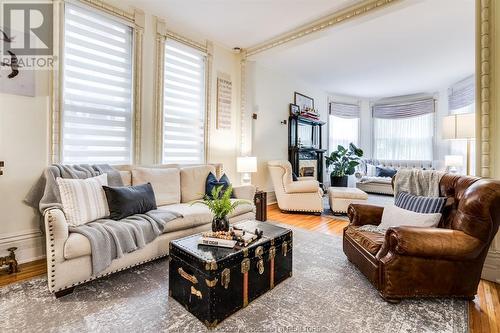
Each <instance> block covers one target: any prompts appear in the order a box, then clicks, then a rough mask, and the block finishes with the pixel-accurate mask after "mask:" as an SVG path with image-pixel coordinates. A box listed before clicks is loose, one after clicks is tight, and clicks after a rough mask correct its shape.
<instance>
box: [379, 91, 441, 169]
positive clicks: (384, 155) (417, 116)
mask: <svg viewBox="0 0 500 333" xmlns="http://www.w3.org/2000/svg"><path fill="white" fill-rule="evenodd" d="M434 110H435V106H434V99H432V98H429V99H424V100H420V101H413V102H408V103H400V104H383V105H375V106H374V107H373V118H374V126H373V137H374V147H373V148H374V157H375V158H377V159H386V160H429V161H432V160H433V145H434V116H435V113H434Z"/></svg>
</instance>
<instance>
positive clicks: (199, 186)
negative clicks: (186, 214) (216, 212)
mask: <svg viewBox="0 0 500 333" xmlns="http://www.w3.org/2000/svg"><path fill="white" fill-rule="evenodd" d="M210 172H211V173H213V174H214V175H215V174H216V172H215V167H214V166H213V165H200V166H190V167H184V168H181V202H184V203H185V202H190V201H193V200H198V199H201V198H203V196H204V195H205V181H206V179H207V176H208V175H209V174H210Z"/></svg>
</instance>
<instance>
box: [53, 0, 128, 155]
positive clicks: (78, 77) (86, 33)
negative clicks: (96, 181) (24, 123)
mask: <svg viewBox="0 0 500 333" xmlns="http://www.w3.org/2000/svg"><path fill="white" fill-rule="evenodd" d="M132 36H133V35H132V28H131V27H129V26H127V25H126V24H123V23H122V22H120V21H118V20H115V19H113V18H111V17H108V16H105V15H102V14H100V13H98V12H96V11H94V10H91V9H86V8H82V7H80V6H76V5H72V4H70V3H66V4H65V23H64V51H63V58H64V68H63V101H62V103H63V105H62V161H63V163H111V164H128V163H131V162H132V140H133V138H132V103H133V100H132V99H133V98H132V96H133V89H132V87H133V83H132V59H133V52H132V50H133V47H132V44H133V37H132Z"/></svg>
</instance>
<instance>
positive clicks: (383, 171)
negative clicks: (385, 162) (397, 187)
mask: <svg viewBox="0 0 500 333" xmlns="http://www.w3.org/2000/svg"><path fill="white" fill-rule="evenodd" d="M396 172H398V170H396V169H393V168H389V167H381V166H378V167H377V169H376V171H375V176H377V177H391V178H392V177H393V176H394V175H395V174H396Z"/></svg>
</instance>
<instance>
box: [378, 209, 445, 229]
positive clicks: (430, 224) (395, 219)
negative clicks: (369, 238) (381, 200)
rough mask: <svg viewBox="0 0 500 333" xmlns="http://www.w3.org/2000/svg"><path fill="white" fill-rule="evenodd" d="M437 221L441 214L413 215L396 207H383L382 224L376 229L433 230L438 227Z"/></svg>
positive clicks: (413, 213)
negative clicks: (405, 227)
mask: <svg viewBox="0 0 500 333" xmlns="http://www.w3.org/2000/svg"><path fill="white" fill-rule="evenodd" d="M439 220H441V213H434V214H423V213H415V212H412V211H410V210H406V209H403V208H399V207H396V206H387V207H384V212H383V213H382V222H381V223H380V225H379V226H378V229H382V230H386V229H388V228H390V227H401V226H412V227H424V228H434V227H437V226H438V224H439Z"/></svg>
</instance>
